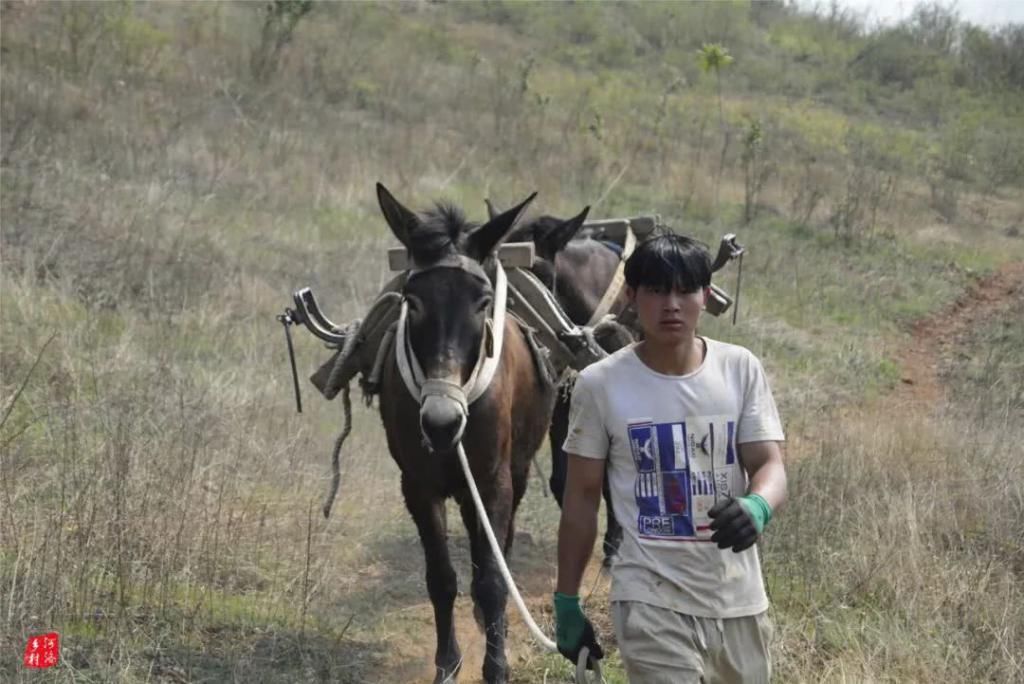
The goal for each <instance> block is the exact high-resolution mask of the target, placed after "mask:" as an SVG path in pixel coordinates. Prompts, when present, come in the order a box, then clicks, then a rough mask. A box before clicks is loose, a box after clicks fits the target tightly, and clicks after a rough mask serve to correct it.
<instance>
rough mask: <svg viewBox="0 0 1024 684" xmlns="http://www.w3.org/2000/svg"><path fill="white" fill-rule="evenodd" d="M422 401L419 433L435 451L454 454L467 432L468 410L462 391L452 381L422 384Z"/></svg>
mask: <svg viewBox="0 0 1024 684" xmlns="http://www.w3.org/2000/svg"><path fill="white" fill-rule="evenodd" d="M420 396H421V401H420V432H421V433H422V434H423V439H424V441H425V442H426V444H427V446H428V447H430V449H431V450H432V451H441V452H444V451H451V450H453V449H454V448H455V445H456V444H458V443H459V440H461V439H462V433H463V432H465V430H466V419H467V417H468V415H469V407H468V404H467V402H466V394H465V392H463V390H462V387H460V386H459V385H458V384H456V383H454V382H451V381H449V380H443V379H430V380H427V381H426V382H424V383H423V388H422V390H421V395H420Z"/></svg>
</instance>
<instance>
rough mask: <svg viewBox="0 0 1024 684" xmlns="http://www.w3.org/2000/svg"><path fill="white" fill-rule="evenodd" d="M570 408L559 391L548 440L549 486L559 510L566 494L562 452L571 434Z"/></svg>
mask: <svg viewBox="0 0 1024 684" xmlns="http://www.w3.org/2000/svg"><path fill="white" fill-rule="evenodd" d="M569 406H570V401H569V398H568V397H565V396H563V394H562V392H561V391H559V393H558V398H557V399H556V400H555V408H554V410H553V411H552V412H551V427H550V428H548V438H549V439H550V441H551V479H550V480H548V486H549V487H550V488H551V493H552V494H554V495H555V501H557V502H558V507H559V508H561V507H562V494H563V493H564V492H565V471H566V457H565V452H564V451H562V444H563V443H564V442H565V438H566V436H567V435H568V434H569Z"/></svg>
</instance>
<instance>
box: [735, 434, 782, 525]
mask: <svg viewBox="0 0 1024 684" xmlns="http://www.w3.org/2000/svg"><path fill="white" fill-rule="evenodd" d="M739 451H740V463H742V464H743V469H744V470H746V471H747V477H748V478H750V489H749V491H748V492H747V493H748V494H758V495H760V496H761V497H763V498H764V500H765V501H767V502H768V505H769V506H771V507H772V510H773V511H777V510H778V509H779V506H781V505H782V504H783V503H784V502H785V501H786V466H785V465H784V464H783V462H782V445H781V444H780V443H779V442H747V443H745V444H740V445H739Z"/></svg>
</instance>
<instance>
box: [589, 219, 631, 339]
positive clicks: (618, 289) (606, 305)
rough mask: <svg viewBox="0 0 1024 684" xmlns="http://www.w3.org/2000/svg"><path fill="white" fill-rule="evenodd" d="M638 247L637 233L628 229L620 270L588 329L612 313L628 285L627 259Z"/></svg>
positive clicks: (616, 272) (617, 271) (616, 271)
mask: <svg viewBox="0 0 1024 684" xmlns="http://www.w3.org/2000/svg"><path fill="white" fill-rule="evenodd" d="M635 247H636V233H634V232H633V228H632V227H627V228H626V245H625V247H624V248H623V250H622V256H621V257H620V258H619V265H618V268H616V269H615V275H614V276H612V281H611V282H610V283H608V289H606V290H605V291H604V296H603V297H601V301H600V302H598V304H597V308H596V309H594V313H593V314H591V316H590V320H589V321H587V327H591V328H592V327H594V326H595V325H597V324H598V323H600V322H601V319H602V318H604V317H605V315H606V314H607V313H608V312H609V311H611V308H612V304H614V303H615V300H616V299H618V298H619V295H620V294H621V293H622V288H623V286H625V284H626V259H628V258H629V255H630V254H632V253H633V249H634V248H635Z"/></svg>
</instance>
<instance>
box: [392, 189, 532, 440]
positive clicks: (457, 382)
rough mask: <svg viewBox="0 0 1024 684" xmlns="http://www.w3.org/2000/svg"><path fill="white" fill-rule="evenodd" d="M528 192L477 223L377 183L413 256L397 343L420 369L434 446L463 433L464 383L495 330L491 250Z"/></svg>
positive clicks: (424, 427) (427, 430) (427, 433)
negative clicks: (403, 332)
mask: <svg viewBox="0 0 1024 684" xmlns="http://www.w3.org/2000/svg"><path fill="white" fill-rule="evenodd" d="M535 194H536V193H535ZM535 194H534V195H535ZM534 195H531V196H530V197H529V198H527V199H526V201H524V202H523V203H522V204H519V205H518V206H516V207H513V208H512V209H510V210H508V211H506V212H503V213H501V214H499V215H497V216H495V217H493V218H492V219H491V220H489V221H488V222H487V223H485V224H484V225H482V226H478V225H476V224H473V223H470V222H468V221H467V220H466V218H465V217H464V215H463V214H462V212H461V211H460V210H459V209H458V208H456V207H454V206H450V205H444V204H438V205H437V206H435V208H434V209H432V210H430V211H428V212H426V213H424V214H422V215H417V214H414V213H413V212H411V211H409V210H408V209H406V208H405V207H404V206H403V205H402V204H401V203H399V202H398V200H396V199H395V198H394V197H393V196H392V195H391V193H390V192H388V190H387V189H386V188H385V187H384V186H383V185H381V184H379V183H378V184H377V199H378V200H379V202H380V208H381V211H382V212H383V213H384V218H385V219H386V220H387V223H388V226H389V227H390V228H391V231H392V232H393V233H394V235H395V237H397V238H398V240H399V241H400V242H401V243H402V244H403V245H405V247H406V248H407V249H408V251H409V255H410V257H411V261H412V267H411V269H410V271H409V275H408V277H407V279H406V282H405V286H404V288H403V290H402V296H403V298H404V304H405V326H406V329H407V336H406V339H405V340H403V339H399V340H396V344H407V342H406V340H408V345H409V347H411V349H410V352H411V354H412V355H413V356H414V357H415V360H416V362H418V364H419V368H420V369H421V370H422V374H423V380H424V382H423V385H422V388H421V391H420V414H419V415H420V430H421V432H422V434H423V437H424V439H425V440H426V442H427V444H428V445H429V446H430V448H432V449H433V450H435V451H447V450H450V449H452V448H453V447H454V446H455V444H456V443H457V442H458V441H459V439H461V437H462V432H463V430H464V429H465V425H466V420H467V417H468V405H467V398H466V393H465V389H464V385H465V384H466V383H467V381H468V380H469V379H470V377H471V376H472V375H473V371H474V369H475V368H476V366H477V363H478V361H481V358H480V357H481V354H483V353H486V350H487V346H488V345H487V344H485V342H486V341H487V340H485V336H492V335H493V334H494V333H493V331H492V330H490V329H489V328H490V323H489V319H490V316H491V314H492V306H493V302H494V295H495V291H494V288H495V273H496V268H497V265H496V260H495V259H494V258H493V256H494V252H495V250H496V249H497V248H498V246H499V245H500V244H501V242H502V241H503V240H504V239H505V238H506V237H507V236H508V234H509V233H510V232H511V231H512V229H513V228H514V227H515V224H516V221H517V220H518V219H519V216H520V214H521V213H522V212H523V210H524V209H525V208H526V206H527V205H528V204H529V203H530V201H532V200H533V197H534ZM491 339H492V340H493V337H492V338H491Z"/></svg>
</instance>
